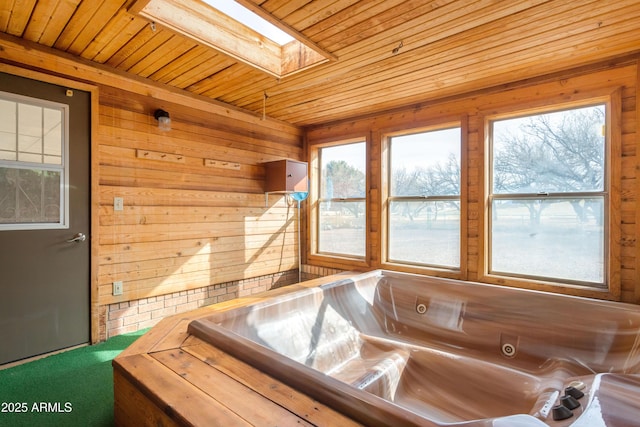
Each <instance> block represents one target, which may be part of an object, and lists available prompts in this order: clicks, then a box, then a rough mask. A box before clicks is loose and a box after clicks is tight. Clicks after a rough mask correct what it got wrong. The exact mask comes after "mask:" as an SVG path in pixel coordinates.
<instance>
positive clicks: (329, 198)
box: [317, 141, 367, 257]
mask: <svg viewBox="0 0 640 427" xmlns="http://www.w3.org/2000/svg"><path fill="white" fill-rule="evenodd" d="M318 155H319V160H320V174H319V183H318V189H319V195H320V197H319V199H318V205H319V209H318V210H317V212H318V221H317V224H318V231H317V236H318V239H317V252H318V253H323V254H330V255H341V256H350V257H364V256H365V253H366V250H365V249H366V218H367V215H366V167H365V164H366V143H365V142H364V141H361V142H355V143H350V144H343V145H336V146H331V147H324V148H320V149H319V152H318Z"/></svg>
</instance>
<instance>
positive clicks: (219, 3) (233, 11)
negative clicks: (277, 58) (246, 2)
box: [203, 0, 295, 46]
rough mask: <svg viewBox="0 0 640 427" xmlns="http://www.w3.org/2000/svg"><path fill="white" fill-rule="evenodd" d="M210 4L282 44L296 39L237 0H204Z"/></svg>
mask: <svg viewBox="0 0 640 427" xmlns="http://www.w3.org/2000/svg"><path fill="white" fill-rule="evenodd" d="M203 1H204V2H205V3H206V4H208V5H209V6H211V7H213V8H216V9H218V10H219V11H220V12H222V13H224V14H225V15H227V16H229V17H231V18H233V19H235V20H236V21H238V22H240V23H242V24H244V25H246V26H247V27H249V28H251V29H253V30H255V31H257V32H258V33H260V34H262V35H263V36H265V37H266V38H268V39H269V40H271V41H274V42H276V43H278V44H279V45H280V46H284V45H285V44H287V43H289V42H292V41H294V40H295V39H294V38H293V37H291V36H290V35H289V34H287V33H285V32H284V31H282V30H281V29H280V28H278V27H276V26H275V25H273V24H272V23H270V22H269V21H267V20H265V19H263V18H261V17H260V16H258V15H256V14H255V13H253V12H252V11H250V10H249V9H247V8H246V7H244V6H242V5H241V4H239V3H238V2H236V1H235V0H203Z"/></svg>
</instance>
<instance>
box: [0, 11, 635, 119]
mask: <svg viewBox="0 0 640 427" xmlns="http://www.w3.org/2000/svg"><path fill="white" fill-rule="evenodd" d="M242 1H244V2H245V3H246V2H248V1H252V2H254V3H255V4H256V5H257V6H259V7H260V8H262V9H263V10H264V11H266V12H268V13H270V14H271V15H272V16H273V17H275V18H277V19H279V20H281V21H282V22H284V23H285V24H287V25H288V26H290V27H292V28H294V29H296V30H297V31H299V32H301V33H302V34H304V35H305V36H306V37H308V38H309V39H310V40H312V41H313V42H315V43H316V44H317V45H318V46H320V47H321V48H323V49H324V50H326V51H328V52H330V53H331V54H333V55H335V56H336V57H337V58H338V59H337V60H335V61H331V62H329V63H325V64H323V65H319V66H317V67H314V68H312V69H309V70H305V71H302V72H300V73H298V74H294V75H291V76H287V77H284V78H282V79H277V78H275V77H273V76H270V75H267V74H265V73H264V72H261V71H258V70H256V69H254V68H252V67H250V66H248V65H245V64H243V63H239V62H238V61H236V60H233V59H231V58H230V57H227V56H225V55H224V54H222V53H219V52H217V51H215V50H214V49H212V48H209V47H206V46H203V45H198V43H196V42H194V41H192V40H191V39H189V38H186V37H185V36H182V35H180V34H177V33H175V32H173V31H171V30H169V29H166V28H163V27H162V26H160V25H155V31H154V29H153V28H152V26H151V25H150V22H149V21H148V20H146V19H144V18H142V17H140V16H138V15H134V14H131V13H129V12H128V8H129V7H130V6H131V4H132V3H133V0H3V1H2V2H1V5H0V31H2V32H4V33H7V34H9V35H11V36H15V37H19V38H22V39H23V40H24V41H25V43H26V44H29V43H38V44H40V45H43V46H47V47H50V48H53V49H56V50H59V51H63V52H67V53H69V54H72V55H75V56H78V57H81V58H84V59H86V60H89V61H93V62H95V63H96V64H100V65H99V66H105V67H112V68H115V69H117V70H120V71H125V72H127V73H131V74H134V75H137V76H141V77H144V78H147V79H150V80H153V81H155V82H158V83H161V84H165V85H169V86H173V87H176V88H180V89H183V90H186V91H189V92H193V93H196V94H200V95H203V96H205V97H210V98H213V99H216V100H219V101H223V102H226V103H229V104H232V105H234V106H237V107H241V108H243V109H247V110H250V111H252V112H255V113H256V114H260V115H261V114H262V112H263V101H264V94H265V93H266V94H267V99H266V114H267V115H268V116H271V117H274V118H277V119H280V120H284V121H287V122H290V123H292V124H295V125H299V126H309V125H315V124H321V123H327V122H331V121H334V120H338V119H344V118H349V117H355V116H359V115H363V114H368V113H371V112H378V111H384V110H387V109H393V108H396V107H399V106H405V105H410V104H414V103H420V102H426V101H429V100H433V99H438V98H443V97H447V96H452V95H456V94H461V93H467V92H470V91H474V90H478V89H483V88H487V87H492V86H496V85H501V84H506V83H510V82H514V81H518V80H522V79H527V78H531V77H535V76H539V75H543V74H546V73H550V72H556V71H561V70H564V69H568V68H572V67H575V66H581V65H586V64H590V63H594V62H598V61H602V60H608V59H611V58H615V57H619V56H625V55H629V54H636V53H638V52H640V1H639V0H616V1H602V0H476V1H471V0H457V1H456V0H242ZM1 59H2V57H1V53H0V60H1Z"/></svg>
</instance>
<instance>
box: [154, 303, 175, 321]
mask: <svg viewBox="0 0 640 427" xmlns="http://www.w3.org/2000/svg"><path fill="white" fill-rule="evenodd" d="M172 314H176V307H175V306H171V307H166V308H161V309H158V310H153V311H152V312H151V318H152V319H157V318H163V317H167V316H171V315H172Z"/></svg>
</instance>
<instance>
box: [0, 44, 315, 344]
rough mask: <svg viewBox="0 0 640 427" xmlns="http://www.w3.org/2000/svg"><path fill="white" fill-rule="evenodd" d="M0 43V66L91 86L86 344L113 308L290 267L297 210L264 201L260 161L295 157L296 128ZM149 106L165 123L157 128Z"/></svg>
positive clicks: (99, 335)
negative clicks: (117, 287)
mask: <svg viewBox="0 0 640 427" xmlns="http://www.w3.org/2000/svg"><path fill="white" fill-rule="evenodd" d="M0 44H1V49H0V50H2V55H0V70H2V71H4V72H9V73H13V74H17V75H21V76H24V77H29V78H34V79H37V80H42V81H47V82H50V83H54V84H60V85H64V86H66V87H70V88H78V89H82V90H88V91H91V92H92V141H91V149H92V155H91V164H92V241H91V252H92V268H91V271H92V277H91V283H90V286H91V316H92V319H91V339H92V342H97V341H100V340H103V339H105V337H106V311H107V306H109V305H111V304H117V303H120V304H121V305H122V306H123V307H124V306H127V304H129V301H135V300H137V299H144V298H155V296H159V295H166V294H176V292H178V293H180V292H185V293H186V292H187V291H189V290H191V289H195V288H202V287H206V286H209V285H213V284H219V283H229V284H231V285H232V284H233V282H234V281H241V280H243V279H246V278H252V277H258V276H264V275H270V274H275V273H279V272H284V271H288V270H291V269H295V268H297V266H298V263H297V261H298V260H297V254H298V251H297V246H296V244H297V243H296V242H297V224H296V218H297V215H296V212H295V209H296V206H295V205H294V204H291V205H288V204H287V203H286V201H285V198H284V197H282V196H278V195H274V196H272V197H270V198H269V206H266V205H265V196H264V178H265V177H264V167H263V166H262V165H261V163H263V162H268V161H272V160H279V159H283V158H291V159H296V160H303V145H302V144H303V139H302V137H303V132H302V130H301V129H300V128H298V127H296V126H293V125H290V124H287V123H284V122H281V121H278V120H273V119H270V118H269V117H266V118H263V117H261V116H259V115H255V114H251V113H247V112H246V111H243V110H240V109H237V108H234V107H232V106H230V105H227V104H223V103H220V102H216V101H212V100H210V99H206V98H203V97H199V96H193V95H190V94H187V93H185V92H183V91H179V90H176V89H174V88H171V87H168V86H164V85H162V84H158V83H154V82H149V81H147V80H144V79H141V78H137V77H134V76H132V75H129V74H126V73H121V72H117V71H114V70H112V69H109V68H108V67H103V66H100V65H96V64H95V63H91V62H89V61H85V60H82V59H78V58H76V57H73V56H71V55H68V54H65V53H60V52H57V51H54V50H53V49H49V48H46V47H42V46H37V45H35V44H33V43H28V42H25V41H19V40H17V39H12V38H9V37H7V36H4V35H0ZM158 108H162V109H164V110H166V111H168V112H169V113H170V115H171V118H172V130H171V131H169V132H161V131H159V130H158V128H157V122H156V120H155V119H154V117H153V112H154V111H155V110H156V109H158ZM145 153H146V155H145ZM163 156H164V157H163ZM114 197H122V198H123V200H124V210H123V211H121V212H116V211H114V208H113V203H114ZM120 280H121V281H122V282H123V285H124V286H123V289H124V292H123V294H122V295H121V296H113V295H112V282H113V281H120Z"/></svg>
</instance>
